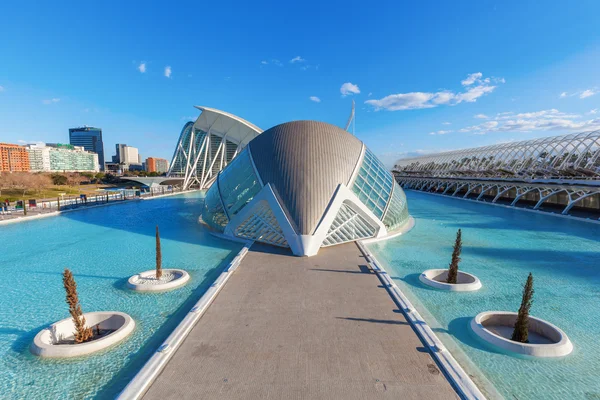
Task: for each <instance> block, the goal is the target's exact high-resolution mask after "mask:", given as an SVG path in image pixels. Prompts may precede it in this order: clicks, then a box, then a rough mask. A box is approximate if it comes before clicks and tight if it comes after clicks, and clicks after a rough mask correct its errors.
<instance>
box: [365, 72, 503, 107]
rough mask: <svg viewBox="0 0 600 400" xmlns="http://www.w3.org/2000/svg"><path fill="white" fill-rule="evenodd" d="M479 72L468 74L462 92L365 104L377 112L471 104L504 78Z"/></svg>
mask: <svg viewBox="0 0 600 400" xmlns="http://www.w3.org/2000/svg"><path fill="white" fill-rule="evenodd" d="M482 77H483V75H482V74H481V73H480V72H476V73H474V74H469V76H467V79H465V80H463V81H462V82H461V83H462V84H463V86H465V89H466V90H465V91H464V92H458V93H454V92H451V91H449V90H442V91H439V92H435V93H432V92H410V93H398V94H391V95H389V96H386V97H384V98H381V99H379V100H367V101H365V103H366V104H370V105H371V106H373V107H374V108H375V110H376V111H378V110H388V111H401V110H417V109H422V108H433V107H437V106H440V105H450V106H454V105H457V104H460V103H463V102H467V103H473V102H476V101H477V99H478V98H480V97H482V96H484V95H486V94H489V93H491V92H493V91H494V89H496V87H497V86H495V85H492V83H503V82H505V80H504V78H485V79H482Z"/></svg>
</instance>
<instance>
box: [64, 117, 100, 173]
mask: <svg viewBox="0 0 600 400" xmlns="http://www.w3.org/2000/svg"><path fill="white" fill-rule="evenodd" d="M69 144H71V145H73V146H81V147H83V148H84V149H85V150H86V151H91V152H94V153H96V154H98V163H99V165H100V170H102V171H104V163H105V162H106V160H105V157H104V142H103V140H102V129H101V128H94V127H92V126H85V125H84V126H82V127H78V128H70V129H69Z"/></svg>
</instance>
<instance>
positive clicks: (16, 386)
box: [0, 193, 241, 399]
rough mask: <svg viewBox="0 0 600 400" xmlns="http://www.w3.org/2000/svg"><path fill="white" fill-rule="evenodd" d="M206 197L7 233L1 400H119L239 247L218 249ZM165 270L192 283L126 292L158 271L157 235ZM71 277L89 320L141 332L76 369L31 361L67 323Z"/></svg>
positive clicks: (0, 283)
mask: <svg viewBox="0 0 600 400" xmlns="http://www.w3.org/2000/svg"><path fill="white" fill-rule="evenodd" d="M202 196H203V195H202V194H199V193H194V194H186V195H181V196H173V197H166V198H160V199H153V200H147V201H139V202H135V203H127V204H118V205H112V206H107V207H101V208H93V209H89V210H83V211H78V212H73V213H68V214H63V215H61V216H58V217H53V218H47V219H43V220H38V221H29V222H24V223H20V224H14V225H6V226H2V227H0V274H2V279H1V280H0V398H2V399H25V398H26V399H54V398H73V399H81V398H94V397H96V398H113V397H114V396H115V395H116V394H117V393H118V392H119V391H120V390H122V389H123V387H124V386H125V385H126V384H127V382H128V381H129V380H130V379H131V378H132V377H133V375H135V373H136V372H137V371H138V370H139V368H140V367H141V366H142V365H143V364H144V362H145V361H146V360H147V359H148V358H149V356H150V355H151V354H152V353H153V352H154V351H155V350H156V348H158V346H159V345H160V344H161V343H162V341H163V340H164V339H165V338H166V337H167V336H168V335H169V333H170V332H171V331H172V330H173V328H174V327H175V326H176V325H177V324H178V323H179V321H181V319H182V318H183V316H185V314H186V313H187V311H189V309H190V308H191V307H192V305H193V303H195V301H196V300H197V299H198V298H200V297H201V295H202V294H203V293H204V292H205V291H206V289H207V288H208V287H209V286H210V285H211V284H212V282H213V281H214V280H215V279H216V277H217V276H218V275H219V273H220V272H221V270H222V269H223V268H224V267H225V266H226V264H227V262H228V261H229V260H230V259H232V258H233V257H234V256H235V254H237V252H238V251H239V250H240V249H241V245H240V244H237V243H232V242H228V241H223V240H221V239H217V238H214V237H212V236H211V235H210V234H208V233H207V232H206V231H205V230H204V229H203V228H202V227H201V226H200V225H199V224H198V222H197V219H198V215H199V214H200V210H201V205H202V203H203V201H204V200H203V198H202ZM156 224H158V225H159V227H160V232H161V242H162V254H163V267H164V268H169V267H175V268H183V269H185V270H187V271H188V272H189V273H190V275H191V280H190V282H189V283H188V284H187V285H186V286H185V287H183V288H181V289H177V290H174V291H171V292H167V293H162V294H140V293H133V292H131V291H128V290H127V289H125V282H126V280H127V278H128V277H129V276H131V275H133V274H135V273H137V272H141V271H144V270H148V269H152V268H154V262H155V261H154V258H155V250H154V249H155V238H154V229H155V225H156ZM65 267H68V268H70V269H71V270H72V271H73V274H74V275H75V279H76V281H77V286H78V291H79V298H80V301H81V303H82V308H83V311H84V312H86V311H101V310H116V311H123V312H126V313H128V314H129V315H131V316H132V317H133V318H134V319H135V321H136V329H135V331H134V333H133V335H132V336H130V337H129V338H128V339H126V341H125V342H123V343H122V344H120V345H118V346H117V347H114V348H112V349H110V350H107V351H105V352H103V353H100V354H97V355H92V356H88V357H85V358H79V359H71V360H63V361H56V360H48V359H40V358H37V357H35V356H33V355H31V354H30V352H29V349H28V347H29V344H30V343H31V341H32V340H33V337H34V336H35V334H36V333H37V332H38V331H39V330H40V329H42V328H44V327H45V326H47V325H48V324H50V323H52V322H54V321H56V320H60V319H63V318H67V317H68V311H67V306H66V304H65V295H64V289H63V288H62V277H61V273H62V271H63V269H64V268H65Z"/></svg>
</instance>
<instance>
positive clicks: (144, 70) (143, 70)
mask: <svg viewBox="0 0 600 400" xmlns="http://www.w3.org/2000/svg"><path fill="white" fill-rule="evenodd" d="M138 71H140V72H141V73H142V74H143V73H145V72H146V63H145V62H142V63H140V65H138Z"/></svg>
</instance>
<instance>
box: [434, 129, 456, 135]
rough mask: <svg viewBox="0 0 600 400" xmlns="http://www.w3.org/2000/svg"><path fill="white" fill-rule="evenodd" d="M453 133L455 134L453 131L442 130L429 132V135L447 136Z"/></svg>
mask: <svg viewBox="0 0 600 400" xmlns="http://www.w3.org/2000/svg"><path fill="white" fill-rule="evenodd" d="M452 132H454V131H451V130H448V131H444V130H441V131H436V132H429V134H430V135H447V134H449V133H452Z"/></svg>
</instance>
